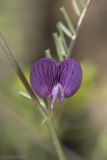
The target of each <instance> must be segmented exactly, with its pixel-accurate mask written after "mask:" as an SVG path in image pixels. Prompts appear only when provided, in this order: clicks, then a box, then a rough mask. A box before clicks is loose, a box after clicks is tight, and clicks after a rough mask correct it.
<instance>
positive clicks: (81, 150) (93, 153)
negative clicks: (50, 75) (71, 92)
mask: <svg viewBox="0 0 107 160" xmlns="http://www.w3.org/2000/svg"><path fill="white" fill-rule="evenodd" d="M61 6H65V7H66V9H67V10H68V12H69V15H71V17H72V20H73V22H74V24H76V23H77V17H76V16H75V15H74V14H73V11H72V7H71V6H70V2H69V1H68V0H66V1H65V0H54V1H51V0H0V32H1V33H2V34H3V35H4V37H5V39H6V41H7V43H8V45H9V46H10V48H11V50H12V52H13V53H14V55H15V57H16V59H17V61H18V63H19V64H20V65H21V67H22V68H23V71H24V73H25V74H26V77H27V78H28V80H29V72H30V68H31V65H32V63H33V62H35V61H36V60H37V59H39V58H40V57H44V56H45V50H46V49H48V48H51V50H52V52H53V57H55V58H56V59H57V55H56V53H55V48H54V43H53V39H52V33H53V32H54V31H55V30H56V27H55V26H56V22H57V21H58V20H59V19H60V18H61V16H60V12H59V8H60V7H61ZM106 15H107V1H105V0H93V1H92V4H91V5H90V8H89V10H88V12H87V14H86V16H85V20H84V22H83V25H82V27H81V30H80V34H79V36H78V40H77V43H76V45H75V48H74V52H73V53H72V57H75V58H76V59H78V60H79V61H80V62H81V64H82V68H83V83H82V86H81V88H80V90H79V92H78V93H77V94H76V95H75V96H73V97H71V98H70V99H66V100H65V102H64V103H63V105H61V104H59V102H57V104H56V106H55V108H54V117H55V121H56V124H55V127H56V130H57V133H58V136H59V138H60V141H61V143H62V145H63V149H64V152H65V155H66V157H67V160H107V74H106V72H107V71H106V68H107V18H106ZM22 90H25V89H24V87H23V85H22V84H21V82H20V81H19V79H18V77H17V76H16V74H15V72H14V71H13V69H12V68H11V66H10V64H9V62H8V61H7V59H6V57H5V56H4V55H3V52H2V50H1V49H0V160H2V159H9V160H13V159H14V160H17V159H18V160H23V159H30V160H57V155H56V151H55V149H54V146H53V144H52V141H51V138H50V135H49V133H48V130H47V128H46V126H45V125H42V118H41V116H40V114H39V113H38V111H37V110H36V109H35V107H34V106H33V104H32V103H31V102H30V101H29V100H26V99H24V98H23V97H21V96H20V95H19V92H20V91H22Z"/></svg>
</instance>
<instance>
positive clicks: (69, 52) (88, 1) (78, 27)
mask: <svg viewBox="0 0 107 160" xmlns="http://www.w3.org/2000/svg"><path fill="white" fill-rule="evenodd" d="M91 2H92V0H87V2H86V5H85V8H84V9H83V11H82V13H81V15H80V18H79V20H78V23H77V27H76V33H75V34H74V37H73V39H72V40H71V42H70V45H69V48H68V53H67V57H66V58H70V56H71V53H72V51H73V49H74V46H75V42H76V40H77V37H78V34H79V31H80V28H81V25H82V22H83V20H84V17H85V14H86V12H87V10H88V8H89V5H90V4H91Z"/></svg>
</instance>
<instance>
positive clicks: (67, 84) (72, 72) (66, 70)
mask: <svg viewBox="0 0 107 160" xmlns="http://www.w3.org/2000/svg"><path fill="white" fill-rule="evenodd" d="M58 72H59V73H60V80H59V83H60V84H61V86H62V87H63V91H64V96H65V97H70V96H73V95H74V94H75V93H76V92H77V90H78V89H79V88H80V86H81V82H82V69H81V66H80V64H79V62H77V61H76V60H74V59H68V60H65V61H63V62H61V63H60V64H59V67H58Z"/></svg>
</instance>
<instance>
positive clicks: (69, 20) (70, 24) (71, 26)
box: [60, 7, 75, 34]
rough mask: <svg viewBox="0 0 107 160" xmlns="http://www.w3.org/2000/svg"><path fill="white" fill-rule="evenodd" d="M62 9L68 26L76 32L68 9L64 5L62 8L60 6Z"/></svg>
mask: <svg viewBox="0 0 107 160" xmlns="http://www.w3.org/2000/svg"><path fill="white" fill-rule="evenodd" d="M60 11H61V13H62V15H63V16H64V18H65V21H66V23H67V26H68V28H69V30H70V31H71V32H72V33H73V34H75V29H74V26H73V23H72V21H71V19H70V18H69V16H68V13H67V11H66V9H65V8H64V7H62V8H60Z"/></svg>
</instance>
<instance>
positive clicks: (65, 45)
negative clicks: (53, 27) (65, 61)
mask: <svg viewBox="0 0 107 160" xmlns="http://www.w3.org/2000/svg"><path fill="white" fill-rule="evenodd" d="M57 29H58V32H59V35H60V37H61V39H62V42H63V46H64V48H65V51H66V53H67V48H68V46H67V43H66V40H65V37H64V32H63V30H62V29H61V27H60V24H59V23H58V24H57Z"/></svg>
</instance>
